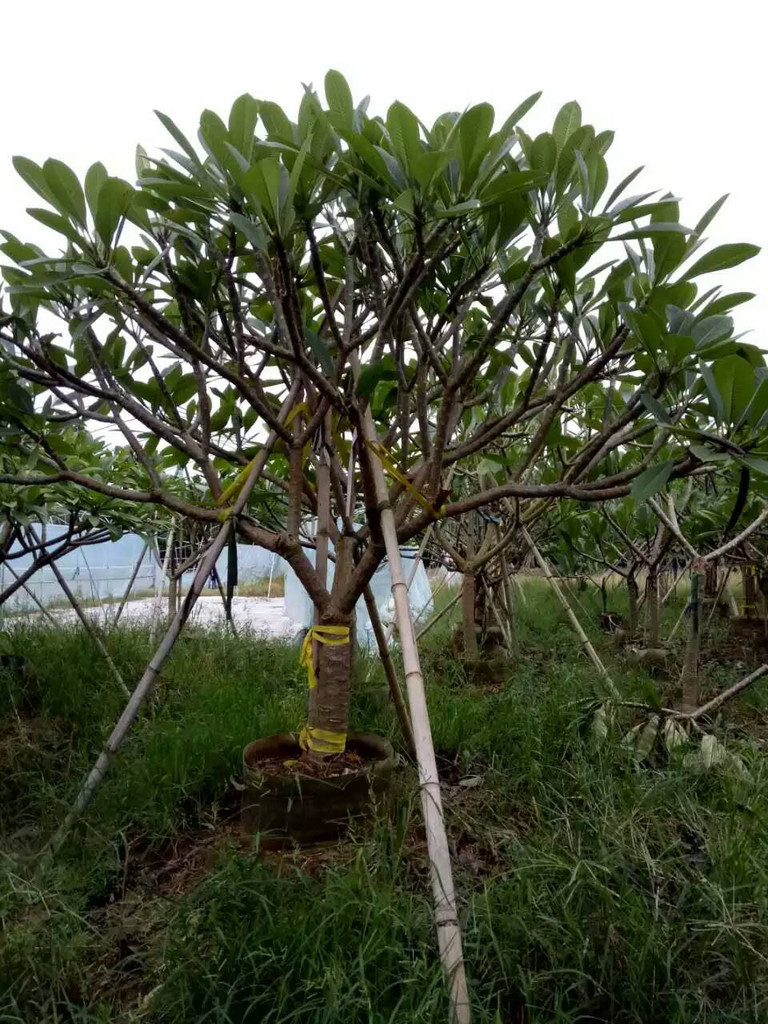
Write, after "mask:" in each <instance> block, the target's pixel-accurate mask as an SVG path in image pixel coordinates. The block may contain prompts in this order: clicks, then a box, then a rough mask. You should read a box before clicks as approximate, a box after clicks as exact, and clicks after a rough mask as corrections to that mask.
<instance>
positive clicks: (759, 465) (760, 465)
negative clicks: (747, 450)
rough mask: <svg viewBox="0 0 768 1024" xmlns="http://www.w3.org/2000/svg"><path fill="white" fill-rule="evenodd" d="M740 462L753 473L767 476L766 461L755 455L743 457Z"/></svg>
mask: <svg viewBox="0 0 768 1024" xmlns="http://www.w3.org/2000/svg"><path fill="white" fill-rule="evenodd" d="M741 461H742V462H744V463H746V464H747V465H748V466H749V468H750V469H754V470H755V472H757V473H761V474H762V475H763V476H768V459H761V458H758V456H756V455H745V456H743V458H742V459H741Z"/></svg>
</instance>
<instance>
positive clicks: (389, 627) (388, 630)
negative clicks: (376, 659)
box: [385, 523, 432, 646]
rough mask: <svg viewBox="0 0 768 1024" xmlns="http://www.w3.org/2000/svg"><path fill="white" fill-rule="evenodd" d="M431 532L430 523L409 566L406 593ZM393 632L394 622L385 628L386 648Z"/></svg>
mask: <svg viewBox="0 0 768 1024" xmlns="http://www.w3.org/2000/svg"><path fill="white" fill-rule="evenodd" d="M431 532H432V524H431V523H430V525H429V526H428V527H427V528H426V530H425V531H424V536H423V538H422V541H421V544H420V545H419V550H418V551H417V552H416V556H415V558H414V559H413V565H412V566H411V571H410V573H409V575H408V593H410V591H411V584H412V583H413V581H414V580H415V579H416V573H417V572H418V569H419V566H420V565H421V559H422V556H423V554H424V549H425V548H426V546H427V541H428V540H429V535H430V533H431ZM422 611H423V609H420V611H419V613H418V614H417V616H416V620H415V621H418V619H419V618H420V617H421V612H422ZM394 632H395V623H394V622H390V624H389V625H388V626H387V635H386V637H385V639H386V643H387V646H389V643H390V641H391V640H392V635H393V633H394Z"/></svg>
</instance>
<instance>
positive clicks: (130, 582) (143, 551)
mask: <svg viewBox="0 0 768 1024" xmlns="http://www.w3.org/2000/svg"><path fill="white" fill-rule="evenodd" d="M148 548H149V541H146V542H145V543H144V547H143V548H142V549H141V554H140V555H139V560H138V562H137V563H136V565H135V567H134V570H133V572H132V573H131V578H130V579H129V580H128V586H127V587H126V588H125V593H124V594H123V599H122V601H121V602H120V607H119V608H118V609H117V612H116V614H115V621H114V622H113V625H114V626H116V625H117V624H118V622H119V621H120V616H121V615H122V614H123V608H125V604H126V602H127V600H128V597H129V596H130V593H131V587H132V586H133V584H134V583H135V582H136V577H137V576H138V575H139V569H140V568H141V563H142V562H143V561H144V556H145V555H146V553H147V550H148Z"/></svg>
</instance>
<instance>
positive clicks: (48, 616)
mask: <svg viewBox="0 0 768 1024" xmlns="http://www.w3.org/2000/svg"><path fill="white" fill-rule="evenodd" d="M8 572H9V573H10V574H11V576H13V578H14V579H15V580H18V578H19V576H18V573H17V572H16V570H15V569H14V568H13V566H12V565H9V566H8ZM21 586H22V589H23V590H25V591H26V592H27V593H28V594H29V596H30V597H31V598H32V600H33V601H34V602H35V604H36V605H37V607H38V608H39V609H40V611H41V612H42V613H43V615H44V616H45V617H46V619H48V621H49V622H52V623H53V624H54V626H55V625H57V623H56V619H54V617H53V616H52V615H51V613H50V612H49V611H48V609H47V608H46V607H45V605H44V604H43V602H42V601H41V600H40V598H39V597H38V596H37V594H36V593H35V592H34V590H32V588H31V587H28V586H27V584H26V583H22V584H21Z"/></svg>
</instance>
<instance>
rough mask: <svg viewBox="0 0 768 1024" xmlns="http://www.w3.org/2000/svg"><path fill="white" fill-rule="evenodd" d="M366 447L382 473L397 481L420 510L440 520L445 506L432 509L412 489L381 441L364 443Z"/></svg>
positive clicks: (419, 492) (416, 489)
mask: <svg viewBox="0 0 768 1024" xmlns="http://www.w3.org/2000/svg"><path fill="white" fill-rule="evenodd" d="M365 443H366V445H367V447H368V448H369V449H370V450H371V451H372V452H373V454H374V455H375V456H376V457H377V458H378V460H379V462H380V463H381V464H382V466H383V467H384V472H385V473H386V474H387V475H388V476H391V477H392V479H393V480H397V482H398V483H399V484H402V485H403V487H404V488H405V489H406V491H408V493H409V494H410V495H411V497H413V498H415V499H416V501H418V503H419V504H420V505H421V507H422V508H424V509H426V510H427V512H431V513H432V515H433V516H434V517H435V519H442V518H443V516H444V515H445V505H441V506H440V508H434V506H433V505H432V503H431V502H430V501H429V500H428V499H427V498H425V497H424V495H423V494H422V493H421V491H420V490H419V489H418V487H414V485H413V484H412V483H411V481H410V480H409V479H408V477H407V476H406V475H405V473H403V472H402V471H401V470H399V469H398V468H397V466H396V465H395V464H394V462H393V461H392V459H391V458H390V456H389V452H388V451H387V449H386V448H385V447H384V445H383V444H382V443H381V441H366V442H365Z"/></svg>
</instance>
